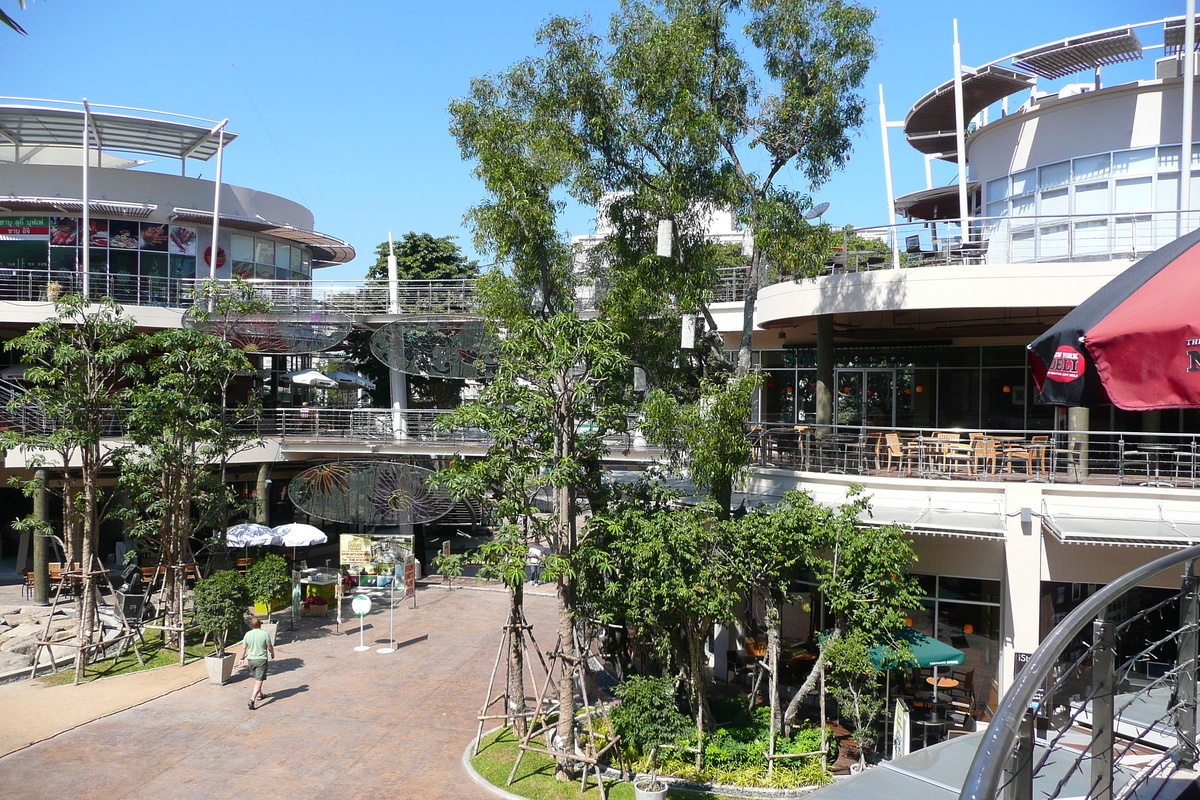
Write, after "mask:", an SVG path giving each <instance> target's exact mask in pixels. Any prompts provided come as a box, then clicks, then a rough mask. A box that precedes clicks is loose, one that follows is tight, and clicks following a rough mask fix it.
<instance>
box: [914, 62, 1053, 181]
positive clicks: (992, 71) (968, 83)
mask: <svg viewBox="0 0 1200 800" xmlns="http://www.w3.org/2000/svg"><path fill="white" fill-rule="evenodd" d="M1035 82H1036V78H1034V76H1032V75H1029V74H1027V73H1024V72H1018V71H1017V70H1014V69H1009V68H1008V67H1001V66H998V65H996V64H990V65H988V66H986V67H981V68H979V69H978V70H975V71H974V73H972V74H969V75H963V79H962V83H963V116H964V123H965V122H967V121H969V120H970V119H971V118H972V117H974V116H975V115H976V114H978V113H979V112H980V111H983V109H985V108H987V107H988V106H990V105H991V104H992V103H995V102H997V101H999V100H1002V99H1004V98H1005V97H1008V96H1009V95H1011V94H1016V93H1017V92H1019V91H1021V90H1023V89H1028V88H1030V87H1031V86H1033V85H1034V83H1035ZM955 127H956V126H955V118H954V81H953V80H949V81H946V82H945V83H943V84H942V85H941V86H939V87H937V88H936V89H934V90H933V91H932V92H929V93H928V94H927V95H925V96H924V97H922V98H921V99H920V100H918V101H917V102H916V103H914V104H913V107H912V108H911V109H910V110H909V112H908V116H906V117H905V118H904V135H905V136H906V137H907V138H908V143H909V144H911V145H912V146H913V147H914V148H916V149H917V150H918V151H920V152H922V153H930V154H932V153H939V154H941V156H940V157H941V158H943V159H945V160H947V161H957V160H958V153H957V151H956V148H955V144H954V142H955V138H954V136H955V134H954V130H955Z"/></svg>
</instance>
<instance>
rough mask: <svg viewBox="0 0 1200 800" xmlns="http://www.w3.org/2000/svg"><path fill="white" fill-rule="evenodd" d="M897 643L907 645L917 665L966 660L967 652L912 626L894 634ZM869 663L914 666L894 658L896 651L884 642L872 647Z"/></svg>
mask: <svg viewBox="0 0 1200 800" xmlns="http://www.w3.org/2000/svg"><path fill="white" fill-rule="evenodd" d="M895 638H896V642H897V644H900V643H903V644H906V645H908V649H909V650H911V651H912V654H913V658H914V659H915V660H916V664H915V666H918V667H958V666H962V664H963V662H965V661H966V660H967V654H966V653H964V652H963V651H962V650H959V649H958V648H957V647H951V646H950V645H948V644H946V643H945V642H939V641H938V640H937V639H932V638H930V637H928V636H926V635H925V634H923V633H920V632H919V631H914V630H913V629H912V628H906V629H905V630H903V631H900V633H898V634H896V637H895ZM867 657H868V658H870V659H871V663H872V664H873V665H874V666H875V669H879V670H883V669H896V668H897V667H906V666H914V665H913V664H912V662H903V663H902V662H900V661H898V660H897V659H896V651H895V650H894V649H893V648H892V647H890V646H889V645H886V644H879V645H876V646H875V647H874V648H872V650H871V653H870V655H868V656H867Z"/></svg>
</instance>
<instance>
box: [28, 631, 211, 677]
mask: <svg viewBox="0 0 1200 800" xmlns="http://www.w3.org/2000/svg"><path fill="white" fill-rule="evenodd" d="M144 636H145V639H146V643H145V644H141V643H139V648H140V649H141V651H142V658H143V659H145V661H146V664H145V666H142V665H141V664H138V661H137V656H135V655H134V654H133V648H132V647H129V648H126V650H125V654H124V655H122V656H121V657H120V658H118V659H117V660H116V661H114V660H113V659H111V658H110V659H106V660H104V661H97V662H93V663H91V664H88V665H87V667H85V668H84V670H83V683H87V682H88V681H94V680H96V679H98V678H111V677H113V676H115V675H128V674H129V673H131V672H141V671H142V670H144V669H155V668H156V667H168V666H171V665H178V664H179V651H178V650H168V649H166V648H165V647H163V641H162V631H154V630H149V631H146V632H145V634H144ZM200 641H201V637H200V634H199V633H193V634H189V635H188V637H187V646H186V647H185V648H184V653H185V654H186V656H187V660H188V661H194V660H196V659H197V658H200V657H201V656H205V655H208V654H209V653H210V652H212V649H213V647H212V645H211V644H208V645H201V643H200ZM42 680H43V681H44V682H46V683H47V684H48V685H50V686H62V685H63V684H67V683H71V682H73V681H74V680H75V669H74V667H72V666H68V667H67V668H66V669H62V670H59V671H58V672H55V673H54V674H52V675H47V676H45V677H44V678H42Z"/></svg>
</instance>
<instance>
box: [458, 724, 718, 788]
mask: <svg viewBox="0 0 1200 800" xmlns="http://www.w3.org/2000/svg"><path fill="white" fill-rule="evenodd" d="M516 757H517V740H516V738H515V737H514V736H513V732H512V730H511V729H510V728H502V729H500V730H499V731H496V732H495V733H492V734H489V735H488V736H485V737H484V739H483V747H482V748H481V749H480V752H479V755H477V756H475V757H474V758H472V759H471V764H472V766H474V767H475V770H476V771H477V772H478V773H479V774H480V775H482V776H483V777H484V778H485V779H486V780H487V781H489V782H490V783H492V784H493V785H495V786H499V787H500V788H501V789H504V790H506V791H509V792H512V793H513V794H518V795H521V796H522V797H528V798H530V800H578V798H580V797H583V798H599V797H600V790H599V789H597V788H596V780H595V773H593V774H592V776H591V777H590V779H589V780H588V786H587V791H585V792H583V793H582V794H580V791H579V781H572V782H570V783H567V782H564V781H557V780H555V779H554V759H553V758H551V757H550V756H547V755H544V754H542V753H532V752H529V753H526V754H525V757H524V758H523V759H521V768H520V769H519V770H517V774H516V777H514V778H513V782H512V785H511V786H505V785H504V784H505V781H507V780H508V773H509V771H510V770H512V765H513V761H514V759H516ZM605 790H606V792H607V795H608V797H609V798H611V800H633V786H632V785H631V784H628V783H625V782H624V781H607V782H606V783H605ZM668 797H672V798H681V799H683V798H686V799H687V800H734V799H733V798H728V797H726V796H725V795H716V794H711V793H709V792H689V791H684V790H682V789H672V790H671V791H670V792H669V794H668Z"/></svg>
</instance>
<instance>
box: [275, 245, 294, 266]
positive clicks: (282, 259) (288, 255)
mask: <svg viewBox="0 0 1200 800" xmlns="http://www.w3.org/2000/svg"><path fill="white" fill-rule="evenodd" d="M275 266H277V267H283V268H284V269H288V268H290V267H291V266H292V248H291V247H289V246H288V245H286V244H277V245H275Z"/></svg>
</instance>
